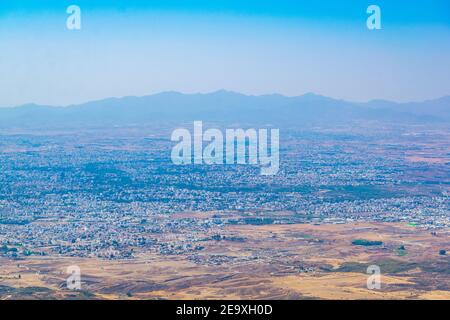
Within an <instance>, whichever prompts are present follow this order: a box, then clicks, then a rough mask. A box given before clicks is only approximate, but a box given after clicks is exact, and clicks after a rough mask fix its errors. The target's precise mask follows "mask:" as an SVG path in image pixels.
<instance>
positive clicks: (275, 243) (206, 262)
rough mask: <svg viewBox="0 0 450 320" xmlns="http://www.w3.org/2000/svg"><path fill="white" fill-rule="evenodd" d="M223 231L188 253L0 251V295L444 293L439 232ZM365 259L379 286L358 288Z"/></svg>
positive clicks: (446, 270)
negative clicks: (102, 255)
mask: <svg viewBox="0 0 450 320" xmlns="http://www.w3.org/2000/svg"><path fill="white" fill-rule="evenodd" d="M226 232H227V237H226V238H224V239H222V240H220V241H219V240H218V241H211V240H210V241H205V242H203V243H202V246H204V249H203V250H201V251H199V252H198V253H196V254H195V255H192V254H191V255H188V254H180V255H163V254H160V253H156V252H140V251H137V253H136V254H135V257H134V258H133V259H127V260H107V259H98V258H72V257H59V256H43V257H34V256H30V257H27V258H25V259H20V260H19V259H15V260H13V259H7V258H0V266H1V269H0V298H1V299H450V257H449V255H448V253H447V254H446V255H443V254H442V252H441V254H440V250H443V249H446V250H447V251H448V249H449V248H450V232H449V230H434V231H430V230H425V229H420V228H417V227H414V226H407V225H405V224H393V223H352V224H339V225H334V224H329V225H325V224H324V225H311V224H287V225H263V226H255V225H251V226H250V225H234V226H227V228H226ZM233 239H234V240H233ZM235 239H239V241H236V240H235ZM356 239H364V240H367V241H369V242H370V241H381V242H382V244H381V245H379V244H377V245H374V244H372V245H368V244H367V243H366V244H355V243H352V242H354V240H356ZM71 265H77V266H79V267H80V269H81V283H82V288H81V290H80V291H72V290H69V289H67V285H66V278H67V277H68V275H67V274H66V270H67V267H69V266H71ZM369 265H377V266H379V268H380V271H381V288H380V289H372V290H371V289H368V288H367V279H368V277H369V276H370V274H368V273H367V267H368V266H369Z"/></svg>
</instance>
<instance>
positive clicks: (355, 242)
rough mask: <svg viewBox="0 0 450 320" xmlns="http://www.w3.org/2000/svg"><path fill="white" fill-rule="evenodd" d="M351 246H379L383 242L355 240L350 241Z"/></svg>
mask: <svg viewBox="0 0 450 320" xmlns="http://www.w3.org/2000/svg"><path fill="white" fill-rule="evenodd" d="M352 244H353V245H355V246H381V245H382V244H383V242H382V241H378V240H375V241H372V240H365V239H355V240H353V241H352Z"/></svg>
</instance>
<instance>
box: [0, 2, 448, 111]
mask: <svg viewBox="0 0 450 320" xmlns="http://www.w3.org/2000/svg"><path fill="white" fill-rule="evenodd" d="M71 4H76V5H78V6H80V8H81V21H82V29H81V30H79V31H74V30H68V29H67V28H66V19H67V17H68V14H67V13H66V8H67V7H68V6H69V5H71ZM370 4H377V5H379V6H380V8H381V14H382V30H372V31H371V30H368V29H367V27H366V19H367V17H368V14H367V13H366V9H367V7H368V6H369V5H370ZM219 89H226V90H233V91H238V92H242V93H247V94H266V93H281V94H285V95H300V94H304V93H306V92H315V93H318V94H323V95H326V96H331V97H334V98H342V99H348V100H356V101H366V100H370V99H389V100H395V101H412V100H424V99H429V98H437V97H440V96H443V95H449V94H450V1H448V0H414V1H407V0H395V1H393V0H371V1H365V0H341V1H332V0H329V1H324V0H314V1H313V0H309V1H301V0H296V1H287V0H276V1H275V0H258V1H255V0H208V1H206V0H204V1H200V0H197V1H196V0H173V1H171V0H159V1H151V0H148V1H137V0H120V1H119V0H117V1H114V0H109V1H106V0H97V1H96V0H71V1H65V0H59V1H54V0H51V1H50V0H40V1H39V0H0V106H14V105H20V104H24V103H30V102H34V103H39V104H50V105H67V104H72V103H80V102H84V101H89V100H95V99H101V98H105V97H112V96H126V95H147V94H151V93H156V92H160V91H172V90H175V91H181V92H210V91H215V90H219Z"/></svg>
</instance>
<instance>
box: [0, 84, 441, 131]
mask: <svg viewBox="0 0 450 320" xmlns="http://www.w3.org/2000/svg"><path fill="white" fill-rule="evenodd" d="M161 120H168V121H170V120H174V121H180V120H181V121H182V120H186V121H188V120H210V121H227V122H229V121H233V122H274V123H277V124H290V123H299V124H302V123H311V124H315V123H321V124H328V123H329V124H334V123H346V122H349V121H356V120H378V121H398V122H405V121H406V122H417V123H420V122H427V123H428V122H430V121H431V122H433V121H435V122H445V123H450V96H444V97H440V98H438V99H433V100H426V101H422V102H407V103H397V102H392V101H387V100H371V101H369V102H362V103H361V102H349V101H346V100H339V99H334V98H330V97H326V96H322V95H318V94H315V93H306V94H304V95H300V96H284V95H281V94H265V95H245V94H242V93H238V92H234V91H227V90H218V91H214V92H211V93H192V94H185V93H180V92H177V91H165V92H160V93H156V94H152V95H145V96H125V97H111V98H105V99H101V100H94V101H90V102H86V103H81V104H72V105H68V106H46V105H38V104H33V103H31V104H25V105H22V106H16V107H8V108H0V127H2V128H4V127H21V126H22V127H28V126H31V127H40V126H82V125H89V126H91V125H93V126H101V125H133V124H144V123H150V122H153V121H161Z"/></svg>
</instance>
